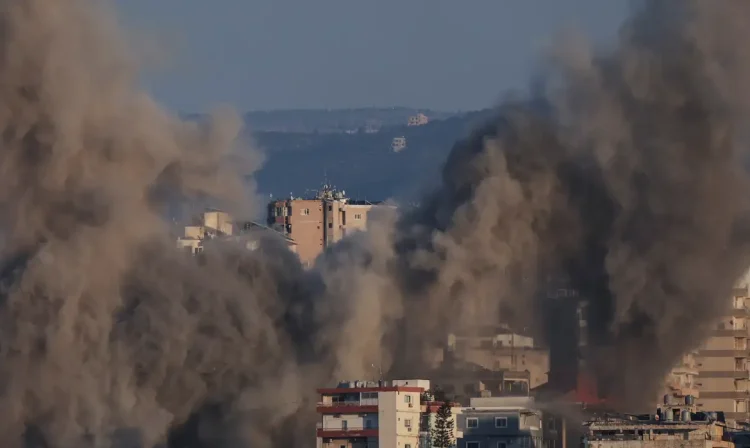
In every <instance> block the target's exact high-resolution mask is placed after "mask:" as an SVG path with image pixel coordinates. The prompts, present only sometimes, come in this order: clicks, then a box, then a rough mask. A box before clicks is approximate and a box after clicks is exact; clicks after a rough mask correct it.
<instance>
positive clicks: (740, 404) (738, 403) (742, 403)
mask: <svg viewBox="0 0 750 448" xmlns="http://www.w3.org/2000/svg"><path fill="white" fill-rule="evenodd" d="M734 412H747V401H746V400H735V401H734Z"/></svg>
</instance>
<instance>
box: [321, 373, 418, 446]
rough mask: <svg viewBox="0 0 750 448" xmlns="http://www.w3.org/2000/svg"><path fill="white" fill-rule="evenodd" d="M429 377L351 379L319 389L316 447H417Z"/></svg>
mask: <svg viewBox="0 0 750 448" xmlns="http://www.w3.org/2000/svg"><path fill="white" fill-rule="evenodd" d="M429 388H430V382H429V380H397V381H391V382H387V381H379V382H367V381H352V382H343V383H340V384H339V385H338V386H336V387H334V388H327V389H318V393H319V394H320V401H319V402H318V406H317V411H318V414H319V415H320V420H319V422H318V428H317V444H316V446H317V448H418V447H419V429H420V416H421V408H420V396H421V394H422V393H423V392H425V391H426V390H428V389H429Z"/></svg>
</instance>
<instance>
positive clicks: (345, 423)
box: [341, 420, 349, 431]
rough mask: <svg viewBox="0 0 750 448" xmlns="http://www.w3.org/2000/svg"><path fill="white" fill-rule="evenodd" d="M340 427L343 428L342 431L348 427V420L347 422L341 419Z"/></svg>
mask: <svg viewBox="0 0 750 448" xmlns="http://www.w3.org/2000/svg"><path fill="white" fill-rule="evenodd" d="M341 429H342V430H344V431H346V430H347V429H349V422H347V421H346V420H342V421H341Z"/></svg>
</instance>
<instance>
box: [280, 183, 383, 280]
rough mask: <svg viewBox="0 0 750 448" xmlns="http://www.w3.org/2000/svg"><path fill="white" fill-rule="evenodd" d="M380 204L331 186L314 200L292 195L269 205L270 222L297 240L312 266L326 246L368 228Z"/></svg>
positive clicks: (300, 252) (299, 251) (304, 259)
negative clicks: (358, 198) (352, 195)
mask: <svg viewBox="0 0 750 448" xmlns="http://www.w3.org/2000/svg"><path fill="white" fill-rule="evenodd" d="M375 207H383V205H381V204H379V203H371V202H366V201H354V200H351V199H349V198H347V197H346V196H345V193H344V192H343V191H338V190H335V189H333V188H331V187H329V186H328V185H324V186H323V189H322V190H321V191H319V192H318V194H317V195H316V197H315V198H313V199H300V198H291V199H284V200H278V201H273V202H271V203H270V204H269V205H268V225H269V226H270V227H271V228H272V229H274V230H276V231H278V232H281V233H283V234H284V235H286V236H287V237H288V238H290V239H292V240H294V242H295V243H296V244H297V255H299V258H300V260H301V261H302V263H303V264H305V265H306V266H311V265H312V263H313V262H314V261H315V259H316V258H317V257H318V255H320V254H321V253H322V252H323V251H324V250H325V248H326V247H328V246H330V245H332V244H334V243H336V242H338V241H339V240H341V239H342V238H344V237H346V236H347V235H350V234H351V233H353V232H355V231H360V230H365V229H367V222H368V218H369V217H370V213H371V212H372V210H373V208H375Z"/></svg>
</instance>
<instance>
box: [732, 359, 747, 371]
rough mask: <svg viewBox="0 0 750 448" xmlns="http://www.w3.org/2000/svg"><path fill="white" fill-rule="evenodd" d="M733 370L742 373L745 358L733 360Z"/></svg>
mask: <svg viewBox="0 0 750 448" xmlns="http://www.w3.org/2000/svg"><path fill="white" fill-rule="evenodd" d="M734 370H736V371H742V370H746V369H745V358H734Z"/></svg>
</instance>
